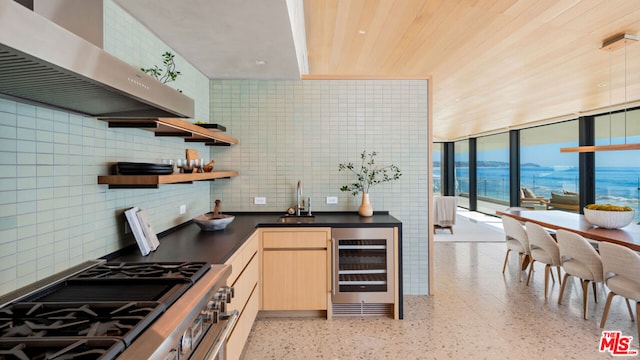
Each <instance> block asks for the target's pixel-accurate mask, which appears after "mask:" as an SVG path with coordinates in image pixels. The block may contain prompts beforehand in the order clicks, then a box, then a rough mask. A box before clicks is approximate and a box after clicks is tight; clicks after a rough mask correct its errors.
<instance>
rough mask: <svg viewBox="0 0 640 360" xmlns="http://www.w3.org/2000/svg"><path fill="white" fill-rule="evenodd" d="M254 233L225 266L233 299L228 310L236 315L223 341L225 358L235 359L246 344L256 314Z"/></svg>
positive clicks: (255, 251)
mask: <svg viewBox="0 0 640 360" xmlns="http://www.w3.org/2000/svg"><path fill="white" fill-rule="evenodd" d="M258 239H259V236H258V231H255V232H254V233H253V235H251V237H250V238H249V239H248V240H247V241H246V242H245V243H244V244H243V245H242V247H240V249H238V250H237V251H236V252H235V253H234V254H233V255H232V256H231V257H230V258H229V260H227V262H225V264H230V265H231V275H230V276H229V278H228V279H227V285H229V286H232V287H233V288H234V297H233V298H232V300H231V303H229V304H228V305H227V308H228V309H237V310H238V311H239V312H240V316H239V317H238V321H237V322H236V324H235V326H234V328H233V330H232V331H231V333H230V335H229V339H228V340H227V348H226V356H227V358H228V359H233V360H235V359H239V358H240V355H241V354H242V350H243V349H244V344H245V343H246V342H247V337H248V336H249V332H250V331H251V327H252V326H253V322H254V321H255V319H256V316H257V314H258V305H259V298H260V296H259V295H260V294H259V290H258V288H259V287H258V278H259V271H260V266H259V262H260V261H259V260H260V259H259V256H258V243H259V241H258Z"/></svg>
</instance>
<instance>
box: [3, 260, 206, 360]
mask: <svg viewBox="0 0 640 360" xmlns="http://www.w3.org/2000/svg"><path fill="white" fill-rule="evenodd" d="M209 268H210V265H209V263H205V262H189V263H103V264H100V265H98V266H95V267H93V268H91V269H89V270H85V271H82V272H81V273H79V274H76V275H74V276H71V277H68V278H66V279H64V280H63V281H60V282H57V283H55V284H52V285H51V286H48V287H45V288H43V289H41V290H40V291H37V292H35V293H34V294H31V295H29V296H26V297H23V298H21V299H19V300H18V301H16V302H13V303H11V304H9V305H7V306H5V307H3V308H0V360H4V359H54V358H55V359H114V358H115V357H116V356H117V354H119V353H121V352H122V351H124V349H125V348H126V346H128V345H130V344H131V342H132V341H134V339H135V338H136V337H138V336H139V335H140V334H141V333H142V332H143V331H144V330H145V329H146V328H147V327H148V326H149V325H150V324H151V323H153V322H154V321H155V320H156V319H157V318H158V317H159V316H161V315H162V313H163V312H164V311H165V310H166V309H167V308H169V306H171V304H173V303H174V302H175V301H176V300H177V299H178V298H179V297H180V296H182V295H183V294H184V293H185V292H186V291H187V289H188V288H189V287H190V286H191V285H192V284H193V283H195V282H196V281H197V280H198V279H199V278H200V277H202V275H204V273H206V272H207V271H208V270H209Z"/></svg>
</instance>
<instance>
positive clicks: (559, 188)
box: [520, 120, 579, 211]
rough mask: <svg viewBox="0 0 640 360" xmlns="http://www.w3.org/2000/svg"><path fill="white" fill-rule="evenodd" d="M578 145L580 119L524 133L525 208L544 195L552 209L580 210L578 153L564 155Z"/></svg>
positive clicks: (522, 152)
mask: <svg viewBox="0 0 640 360" xmlns="http://www.w3.org/2000/svg"><path fill="white" fill-rule="evenodd" d="M577 145H578V121H577V120H572V121H566V122H562V123H557V124H551V125H545V126H538V127H534V128H529V129H523V130H520V187H521V189H522V190H523V191H522V192H521V194H522V196H524V198H525V199H526V201H521V205H522V206H534V205H536V204H535V202H534V201H531V200H530V199H531V198H532V197H533V196H536V197H538V196H542V197H543V198H544V201H545V202H547V203H548V204H550V208H553V209H556V210H565V211H577V210H578V207H579V195H578V189H579V171H578V153H561V152H560V148H563V147H575V146H577ZM539 205H542V204H539ZM539 205H536V206H539ZM543 208H544V207H543Z"/></svg>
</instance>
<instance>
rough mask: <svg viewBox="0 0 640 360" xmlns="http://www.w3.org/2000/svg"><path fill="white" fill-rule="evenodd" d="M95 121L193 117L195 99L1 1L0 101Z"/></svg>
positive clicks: (12, 2)
mask: <svg viewBox="0 0 640 360" xmlns="http://www.w3.org/2000/svg"><path fill="white" fill-rule="evenodd" d="M1 95H5V96H6V97H9V98H15V99H17V100H26V101H29V102H37V103H41V104H45V105H49V106H54V107H57V108H61V109H66V110H69V111H73V112H77V113H81V114H86V115H90V116H95V117H121V118H147V117H150V118H153V117H183V118H193V116H194V102H193V99H191V98H189V97H187V96H185V95H183V94H181V93H179V92H178V91H177V90H175V89H173V88H171V87H169V86H167V85H165V84H163V83H161V82H160V81H157V80H156V79H154V78H152V77H150V76H148V75H147V74H145V73H143V72H142V71H140V70H139V69H137V68H135V67H133V66H131V65H129V64H127V63H125V62H124V61H122V60H120V59H118V58H116V57H114V56H112V55H110V54H109V53H107V52H106V51H104V50H102V49H101V48H99V47H97V46H95V45H93V44H91V43H90V42H88V41H86V40H84V39H83V38H81V37H79V36H77V35H75V34H73V33H71V32H70V31H68V30H66V29H64V28H62V27H60V26H58V25H57V24H55V23H53V22H51V21H50V20H48V19H46V18H45V17H42V16H40V15H38V14H36V13H34V12H33V11H31V10H29V9H27V8H25V7H23V6H22V5H20V4H18V3H16V2H14V1H12V0H0V96H1Z"/></svg>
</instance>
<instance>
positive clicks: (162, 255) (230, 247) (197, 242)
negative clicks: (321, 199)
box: [104, 212, 402, 264]
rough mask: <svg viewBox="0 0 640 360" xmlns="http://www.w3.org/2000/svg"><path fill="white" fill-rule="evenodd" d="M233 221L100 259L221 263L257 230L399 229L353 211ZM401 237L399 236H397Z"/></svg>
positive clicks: (384, 215) (383, 217)
mask: <svg viewBox="0 0 640 360" xmlns="http://www.w3.org/2000/svg"><path fill="white" fill-rule="evenodd" d="M225 214H231V215H235V217H236V218H235V219H234V221H233V222H232V223H231V224H229V225H228V226H227V228H226V229H224V230H218V231H200V228H199V227H198V226H197V225H196V224H193V223H187V224H185V225H184V226H179V227H177V228H176V229H174V230H171V231H168V232H167V233H166V234H160V246H159V247H158V249H157V250H156V251H154V252H152V253H150V254H149V255H147V256H142V255H141V254H140V251H139V250H138V247H137V245H136V244H132V245H131V246H128V247H126V248H124V249H122V250H119V251H117V252H115V253H113V254H110V255H107V256H105V257H104V258H105V259H107V260H108V261H126V262H160V261H170V262H175V261H206V262H209V263H212V264H223V263H224V262H225V261H226V260H227V259H229V257H230V256H231V255H233V253H234V252H235V251H236V250H237V249H238V248H239V247H240V246H242V244H243V243H244V242H245V241H246V240H247V239H248V238H249V236H250V235H251V234H252V233H253V232H254V230H255V229H256V228H258V227H261V228H266V227H281V228H284V227H333V228H337V227H395V226H397V227H399V228H400V231H401V233H400V234H402V223H401V222H400V220H398V219H396V218H395V217H393V216H391V215H389V213H388V212H376V213H374V215H373V216H371V217H361V216H359V215H358V214H357V213H355V212H318V213H315V214H314V215H315V221H314V222H312V223H281V222H279V221H278V220H279V217H280V216H281V215H282V213H266V212H263V213H232V212H228V213H225ZM400 238H402V235H400Z"/></svg>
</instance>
